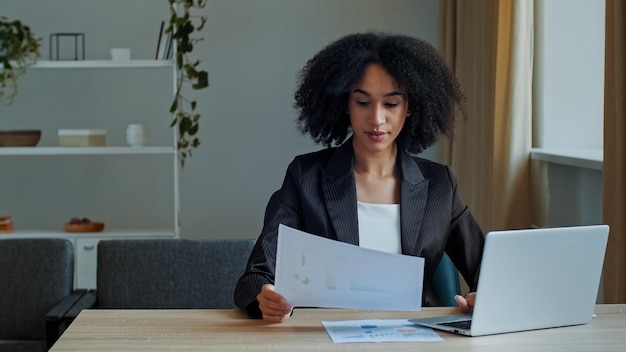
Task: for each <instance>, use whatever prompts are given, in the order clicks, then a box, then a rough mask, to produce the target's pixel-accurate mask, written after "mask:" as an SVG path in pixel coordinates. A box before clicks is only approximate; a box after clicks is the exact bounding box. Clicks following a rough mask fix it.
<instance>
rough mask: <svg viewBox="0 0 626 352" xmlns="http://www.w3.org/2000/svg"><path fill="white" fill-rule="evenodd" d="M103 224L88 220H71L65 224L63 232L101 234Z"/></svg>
mask: <svg viewBox="0 0 626 352" xmlns="http://www.w3.org/2000/svg"><path fill="white" fill-rule="evenodd" d="M102 230H104V223H103V222H100V221H91V220H89V219H88V218H82V219H81V218H72V219H71V220H70V221H69V222H66V223H65V232H102Z"/></svg>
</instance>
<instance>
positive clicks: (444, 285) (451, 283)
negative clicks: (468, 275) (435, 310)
mask: <svg viewBox="0 0 626 352" xmlns="http://www.w3.org/2000/svg"><path fill="white" fill-rule="evenodd" d="M430 282H431V285H432V286H433V287H434V289H435V292H437V296H438V297H439V300H440V301H441V305H442V306H443V307H456V301H455V300H454V295H457V294H460V293H461V283H460V280H459V272H458V271H457V269H456V266H455V265H454V263H453V262H452V260H451V259H450V257H448V255H447V254H445V253H444V254H443V257H442V258H441V262H440V263H439V266H438V267H437V270H435V273H434V274H433V277H432V278H431V281H430Z"/></svg>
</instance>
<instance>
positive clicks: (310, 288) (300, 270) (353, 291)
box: [274, 224, 424, 310]
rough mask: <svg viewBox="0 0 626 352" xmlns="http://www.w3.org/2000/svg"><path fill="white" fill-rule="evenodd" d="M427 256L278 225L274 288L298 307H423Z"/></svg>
mask: <svg viewBox="0 0 626 352" xmlns="http://www.w3.org/2000/svg"><path fill="white" fill-rule="evenodd" d="M423 276H424V258H420V257H413V256H406V255H400V254H392V253H386V252H380V251H375V250H372V249H367V248H361V247H359V246H355V245H352V244H348V243H343V242H340V241H335V240H330V239H327V238H323V237H320V236H316V235H312V234H308V233H306V232H302V231H299V230H296V229H293V228H291V227H288V226H285V225H282V224H281V225H279V227H278V249H277V254H276V278H275V283H274V286H275V289H276V292H278V293H280V294H281V295H283V296H284V297H285V298H286V299H287V301H288V302H289V304H291V305H292V306H294V307H324V308H353V309H378V310H420V309H421V308H422V281H423Z"/></svg>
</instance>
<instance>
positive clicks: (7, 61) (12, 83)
mask: <svg viewBox="0 0 626 352" xmlns="http://www.w3.org/2000/svg"><path fill="white" fill-rule="evenodd" d="M40 41H41V39H40V38H36V37H35V36H34V34H33V33H32V32H31V31H30V27H28V26H27V25H25V24H23V23H22V22H20V21H18V20H13V21H10V20H9V19H8V18H7V17H5V16H2V17H0V106H1V105H11V103H13V99H14V98H15V96H16V95H17V79H18V78H19V77H20V76H21V75H23V74H24V73H25V72H26V68H28V67H29V66H31V65H34V64H35V63H36V62H37V59H39V57H40V54H39V46H40V45H41V44H40Z"/></svg>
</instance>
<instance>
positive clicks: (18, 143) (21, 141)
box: [0, 130, 41, 147]
mask: <svg viewBox="0 0 626 352" xmlns="http://www.w3.org/2000/svg"><path fill="white" fill-rule="evenodd" d="M40 138H41V130H15V131H0V147H34V146H36V145H37V143H39V139H40Z"/></svg>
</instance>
